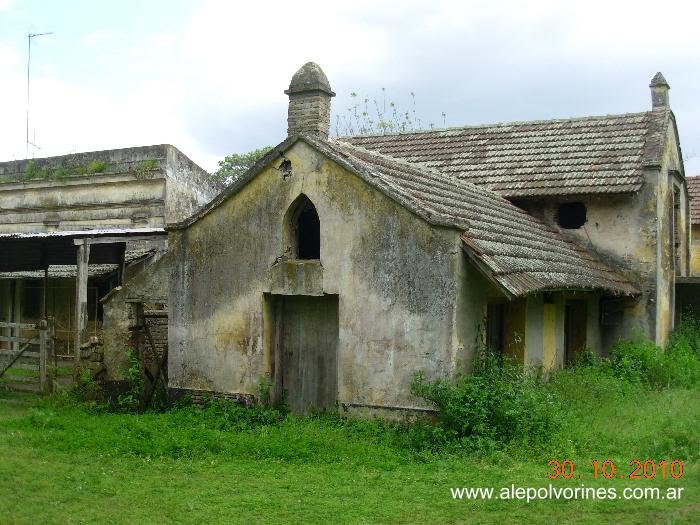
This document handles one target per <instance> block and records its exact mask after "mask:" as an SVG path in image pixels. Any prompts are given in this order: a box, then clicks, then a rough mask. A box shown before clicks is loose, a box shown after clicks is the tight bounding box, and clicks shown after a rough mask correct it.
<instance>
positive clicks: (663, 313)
mask: <svg viewBox="0 0 700 525" xmlns="http://www.w3.org/2000/svg"><path fill="white" fill-rule="evenodd" d="M682 172H683V170H682V161H681V159H680V158H679V155H678V138H677V137H676V135H675V131H674V130H673V127H672V126H671V127H670V129H669V131H668V134H667V137H666V141H665V146H664V154H663V156H662V159H661V166H660V170H659V172H658V178H657V181H656V186H655V187H656V198H657V216H658V223H657V231H658V237H657V239H658V243H657V246H656V248H657V266H656V344H658V345H660V346H663V345H665V344H666V341H667V340H668V336H669V334H670V332H671V330H672V329H673V326H674V315H675V314H674V307H675V283H676V280H675V277H676V261H675V258H676V253H675V248H674V235H673V225H674V207H673V195H674V188H678V189H679V191H680V197H681V201H680V203H679V207H680V210H681V213H680V220H679V221H678V223H677V226H676V227H677V231H678V233H677V235H678V237H679V238H680V240H681V245H680V250H679V251H680V253H679V255H678V258H679V259H680V261H681V264H680V268H679V274H680V275H684V274H685V273H686V272H687V266H688V264H687V263H688V254H689V250H688V240H689V228H688V225H689V224H690V220H689V219H690V217H689V215H690V214H689V207H688V191H687V187H686V185H685V181H684V180H683V179H682V177H681V175H680V174H682Z"/></svg>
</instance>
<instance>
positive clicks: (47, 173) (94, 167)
mask: <svg viewBox="0 0 700 525" xmlns="http://www.w3.org/2000/svg"><path fill="white" fill-rule="evenodd" d="M109 168H110V165H109V164H108V163H107V162H103V161H92V162H89V163H87V164H81V165H77V166H69V167H65V166H61V167H57V168H39V167H37V164H36V162H35V161H34V160H30V161H28V162H27V167H26V168H25V171H24V177H23V180H25V181H27V180H41V179H44V180H56V179H62V178H66V177H78V176H83V175H95V174H98V173H104V172H105V171H108V170H109Z"/></svg>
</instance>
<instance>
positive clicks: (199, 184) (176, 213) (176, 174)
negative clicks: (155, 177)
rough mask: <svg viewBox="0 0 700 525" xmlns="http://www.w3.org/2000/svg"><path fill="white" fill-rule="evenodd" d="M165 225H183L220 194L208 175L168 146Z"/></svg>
mask: <svg viewBox="0 0 700 525" xmlns="http://www.w3.org/2000/svg"><path fill="white" fill-rule="evenodd" d="M166 153H167V156H166V161H167V162H166V163H165V174H166V177H167V185H166V196H165V221H166V223H167V224H171V223H175V222H180V221H182V220H184V219H186V218H187V217H189V216H190V215H192V214H193V213H194V212H195V211H196V210H197V209H198V208H200V207H202V206H203V205H204V204H206V203H208V202H209V201H210V200H211V199H213V198H214V196H215V195H216V194H217V193H218V192H219V188H218V187H217V185H216V184H214V183H213V181H212V179H211V177H210V176H209V174H208V173H207V172H206V171H204V170H203V169H202V168H200V167H199V166H197V165H196V164H195V163H194V162H192V161H191V160H190V159H189V158H188V157H186V156H185V155H184V154H183V153H182V152H181V151H179V150H178V149H177V148H175V147H173V146H166Z"/></svg>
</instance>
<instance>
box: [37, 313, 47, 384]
mask: <svg viewBox="0 0 700 525" xmlns="http://www.w3.org/2000/svg"><path fill="white" fill-rule="evenodd" d="M48 334H49V330H48V325H47V323H46V319H42V320H41V322H40V323H39V384H40V386H41V393H42V394H46V393H48V392H49V374H48V363H49V337H48Z"/></svg>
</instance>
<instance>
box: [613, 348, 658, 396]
mask: <svg viewBox="0 0 700 525" xmlns="http://www.w3.org/2000/svg"><path fill="white" fill-rule="evenodd" d="M661 355H662V350H661V349H660V348H659V347H657V346H656V345H655V344H654V343H653V342H651V341H649V340H648V339H644V338H642V337H636V338H634V339H622V340H620V341H618V342H617V343H616V344H615V345H614V346H613V347H612V348H611V349H610V366H611V367H612V370H613V373H614V374H615V375H616V376H617V377H619V378H620V379H622V380H624V381H628V382H630V383H642V382H646V383H649V384H652V385H653V384H657V382H658V380H659V378H660V374H661V370H660V366H661Z"/></svg>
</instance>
